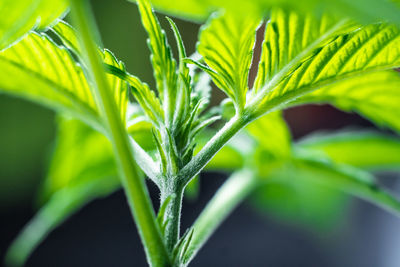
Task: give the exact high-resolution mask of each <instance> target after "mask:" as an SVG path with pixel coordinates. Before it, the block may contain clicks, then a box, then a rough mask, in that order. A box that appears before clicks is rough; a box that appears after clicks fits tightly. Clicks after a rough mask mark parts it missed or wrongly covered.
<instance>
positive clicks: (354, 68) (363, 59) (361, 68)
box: [249, 13, 400, 115]
mask: <svg viewBox="0 0 400 267" xmlns="http://www.w3.org/2000/svg"><path fill="white" fill-rule="evenodd" d="M278 15H279V14H278ZM278 15H277V17H276V16H275V17H276V18H275V21H272V23H274V22H275V23H276V24H272V25H275V26H273V27H269V28H270V31H274V32H276V33H275V34H267V36H266V38H267V39H266V42H269V43H270V49H269V51H268V52H267V53H268V54H270V55H274V54H278V52H280V51H281V49H285V47H290V46H287V45H286V43H287V41H288V40H289V39H291V38H290V36H288V34H287V33H288V32H289V33H291V35H293V36H298V34H299V32H298V31H299V30H300V32H304V31H306V32H308V31H310V30H312V28H311V29H307V28H300V29H297V28H296V26H295V24H293V23H289V21H288V18H287V15H285V13H282V14H281V15H279V16H278ZM282 16H284V17H283V18H282ZM278 18H279V20H278ZM285 22H286V23H285ZM339 25H341V24H339ZM319 26H320V27H323V23H320V24H319ZM336 28H338V26H334V29H336ZM339 28H340V27H339ZM346 29H347V28H346ZM267 31H268V29H267ZM342 31H343V30H342V29H341V30H340V31H339V32H342ZM335 32H337V31H336V30H335ZM303 36H308V35H307V34H303ZM327 40H328V39H326V38H318V39H317V41H315V42H313V43H312V45H310V46H307V48H305V50H302V52H300V53H299V54H297V55H296V56H294V59H293V60H290V61H289V63H287V64H286V65H285V66H283V67H280V70H279V71H278V72H276V71H275V72H276V74H275V75H273V76H272V77H271V78H270V79H269V80H268V82H267V83H266V84H265V85H264V86H263V87H262V88H261V89H260V90H259V91H258V93H257V94H256V95H255V97H254V98H253V99H252V101H251V102H250V103H249V106H250V107H251V106H252V105H254V104H256V105H258V107H257V108H256V112H255V113H256V114H257V115H260V114H263V113H264V112H267V111H271V110H273V109H276V108H279V106H281V105H284V104H287V103H288V102H290V101H292V100H294V99H296V98H297V97H300V96H303V95H305V94H307V93H310V92H313V91H315V90H317V89H319V88H321V87H323V86H328V85H332V84H333V83H336V82H338V81H341V80H343V79H346V78H350V77H353V76H355V75H359V74H361V73H367V72H376V71H382V70H388V69H391V68H395V67H397V66H400V48H399V47H400V35H399V29H398V28H396V27H395V26H393V25H387V24H372V25H368V26H364V27H361V28H359V29H357V30H354V31H351V32H349V33H348V34H344V33H341V34H340V35H338V36H337V37H335V38H333V39H332V35H330V37H329V40H330V41H329V42H327ZM297 41H298V40H297ZM300 42H302V41H301V40H300ZM288 53H289V55H290V54H291V53H290V52H288ZM274 58H276V57H274V56H269V57H268V60H269V61H268V62H269V63H268V64H266V65H268V66H269V64H271V65H272V64H273V65H274V66H275V65H276V64H277V63H276V60H275V59H274ZM272 59H274V60H275V61H273V60H272ZM279 62H281V61H280V59H279ZM284 62H285V60H284ZM266 69H268V68H266ZM266 73H269V72H268V71H267V72H266Z"/></svg>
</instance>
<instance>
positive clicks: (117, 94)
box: [52, 20, 129, 124]
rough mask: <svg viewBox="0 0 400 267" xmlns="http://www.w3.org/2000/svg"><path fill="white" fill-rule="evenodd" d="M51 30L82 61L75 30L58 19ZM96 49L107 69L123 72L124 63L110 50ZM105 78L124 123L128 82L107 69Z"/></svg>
mask: <svg viewBox="0 0 400 267" xmlns="http://www.w3.org/2000/svg"><path fill="white" fill-rule="evenodd" d="M52 30H53V31H54V32H55V33H56V34H57V36H58V37H59V38H60V39H61V40H62V42H63V45H64V46H65V47H67V48H68V49H70V50H71V51H73V52H74V53H75V55H76V56H77V57H78V58H79V61H80V63H82V62H83V60H82V51H81V49H80V47H79V42H78V37H77V33H76V30H75V29H74V28H73V27H72V26H71V25H69V24H68V23H66V22H65V21H62V20H59V21H58V23H57V24H56V25H54V27H53V28H52ZM98 51H99V54H100V55H101V57H102V59H103V63H104V64H105V65H106V67H107V68H108V69H112V70H117V71H118V72H119V73H125V65H124V63H123V62H121V61H119V60H118V59H117V58H116V57H115V56H114V54H113V53H112V52H111V51H109V50H107V49H100V48H99V49H98ZM107 79H108V82H109V83H110V87H111V88H112V89H113V90H114V98H115V102H116V105H117V107H118V109H119V111H120V115H121V120H122V122H123V124H125V120H126V109H127V104H128V89H129V84H128V82H127V81H124V80H121V79H120V78H118V75H115V74H114V73H113V72H112V71H109V73H108V74H107Z"/></svg>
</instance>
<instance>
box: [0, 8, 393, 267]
mask: <svg viewBox="0 0 400 267" xmlns="http://www.w3.org/2000/svg"><path fill="white" fill-rule="evenodd" d="M183 2H184V3H183ZM208 2H210V3H208ZM211 2H212V1H202V2H199V1H182V3H180V1H175V2H174V1H173V2H171V1H161V0H159V1H154V4H155V6H156V7H157V8H159V9H160V10H161V11H164V12H167V13H170V14H172V15H176V16H181V17H183V18H187V19H192V20H194V21H196V22H199V23H203V22H204V21H206V22H205V24H204V25H203V26H202V27H201V30H200V33H199V40H198V45H197V49H196V51H197V52H196V53H195V54H193V55H188V54H187V53H186V50H185V45H184V43H183V41H182V38H181V35H180V33H179V30H178V28H177V26H176V25H175V23H174V21H173V20H172V19H170V18H166V20H168V22H169V24H170V26H171V27H170V29H168V31H172V32H173V34H174V36H175V42H174V43H173V44H170V43H169V42H168V40H167V38H166V34H165V32H164V30H163V29H161V26H160V23H159V21H158V18H157V17H156V16H155V14H154V12H153V10H152V7H151V5H150V2H149V1H148V0H138V1H137V5H138V8H139V11H140V15H141V19H142V24H143V27H144V28H145V30H146V31H147V34H148V37H149V39H148V46H149V48H150V51H151V63H152V66H153V70H154V78H155V81H156V83H155V84H156V86H155V88H150V87H149V86H148V85H147V84H146V83H144V82H142V81H141V80H140V79H139V78H138V77H136V76H134V75H132V74H131V73H129V71H128V70H127V69H126V68H125V66H124V64H123V63H122V62H121V61H119V60H118V59H117V58H116V57H115V56H114V55H113V53H112V52H111V51H109V50H107V49H104V48H103V47H102V46H101V42H100V41H99V39H100V38H99V34H98V33H97V30H96V25H95V23H94V20H93V17H92V13H91V11H90V8H89V4H88V2H87V1H83V0H70V1H63V0H6V1H5V2H4V1H3V3H2V5H1V6H0V14H1V16H0V49H1V50H2V51H1V52H0V70H1V71H0V76H1V78H0V91H1V92H3V93H6V94H11V95H15V96H18V97H22V98H25V99H28V100H31V101H34V102H36V103H39V104H42V105H45V106H46V107H48V108H51V109H54V110H55V111H57V113H58V114H59V116H58V119H57V123H58V138H57V141H56V145H55V149H54V153H53V159H52V161H51V164H50V166H49V171H48V175H47V177H46V179H45V182H44V186H43V188H42V190H41V192H42V194H41V198H42V199H43V205H42V207H41V209H40V210H39V211H38V213H37V215H36V216H35V217H34V218H33V219H32V220H31V221H30V222H29V223H28V224H27V226H26V227H25V228H24V229H23V230H22V232H21V234H20V235H19V236H18V237H17V239H16V240H15V242H14V243H13V244H12V245H11V247H10V249H9V252H8V256H7V262H8V263H9V264H10V265H21V264H23V263H24V261H25V260H26V259H27V257H28V256H29V254H30V253H31V252H32V250H33V249H34V248H35V247H36V246H37V245H38V244H39V243H40V242H41V241H42V240H43V239H44V238H45V237H46V235H47V234H48V233H49V232H50V231H51V230H53V229H54V228H55V227H57V226H58V225H59V224H60V223H62V222H63V221H64V220H65V219H66V218H67V217H68V216H70V215H71V214H73V213H74V212H75V211H77V210H78V209H79V208H80V207H82V206H83V205H85V204H86V203H88V202H89V201H90V200H92V199H95V198H98V197H101V196H106V195H108V194H110V193H112V192H114V191H115V190H116V189H118V188H120V187H122V188H123V190H124V192H125V194H126V198H127V201H128V203H129V206H130V209H131V212H132V215H133V219H134V222H135V224H136V226H137V229H138V232H139V234H140V237H141V240H142V243H143V247H144V250H145V253H146V256H147V261H148V263H149V265H150V266H187V265H189V263H190V261H191V260H192V259H193V257H194V256H195V255H196V254H197V253H198V251H199V249H200V248H201V247H202V246H203V245H204V244H205V242H206V241H207V239H208V238H209V237H210V235H212V233H213V232H214V231H215V229H216V228H217V227H218V226H219V225H220V224H221V222H222V221H223V220H225V219H226V217H227V216H228V215H229V214H230V212H231V211H232V210H233V209H234V208H235V207H236V206H237V205H238V204H239V203H241V202H242V201H243V200H244V199H245V198H246V197H247V196H248V195H250V194H251V195H253V196H255V197H256V199H257V201H258V202H260V203H262V202H263V200H265V198H268V197H269V194H268V192H270V191H269V190H271V188H274V186H277V185H279V186H282V187H285V186H288V187H290V186H293V185H294V184H295V185H296V187H297V188H299V189H301V190H300V191H301V192H303V193H302V194H300V197H299V198H298V199H296V200H295V201H302V197H307V195H308V196H309V194H311V195H312V194H317V192H322V193H320V194H319V195H318V194H317V196H318V197H317V200H316V201H323V200H324V199H325V198H326V195H325V194H324V193H323V191H319V190H320V188H322V187H324V188H325V187H330V188H333V189H335V190H341V191H344V192H347V193H349V194H352V195H355V196H357V197H360V198H363V199H365V200H367V201H371V202H373V203H375V204H376V205H378V206H380V207H382V208H384V209H387V210H389V211H391V212H393V213H395V214H400V202H399V201H398V200H397V199H396V198H395V197H394V196H392V195H391V194H390V193H389V192H388V191H387V190H386V189H384V188H382V187H381V186H380V185H379V184H378V182H377V180H376V179H375V178H374V176H373V174H372V173H371V171H372V170H382V169H389V168H391V169H392V168H396V167H398V166H399V165H400V140H399V139H398V137H397V136H396V133H398V132H399V131H400V105H399V104H400V76H399V74H398V72H396V71H395V70H394V69H395V68H398V67H400V30H399V24H400V16H398V14H399V13H398V12H399V9H398V5H397V3H396V2H390V1H380V0H368V1H350V0H342V1H327V0H326V1H311V0H309V1H268V0H259V1H214V2H215V3H211ZM365 2H368V3H365ZM94 4H95V2H94ZM69 9H70V15H71V21H72V23H71V24H72V26H70V25H69V24H68V23H67V22H65V21H63V20H62V17H63V16H64V15H65V14H66V13H67V11H69ZM312 10H314V11H312ZM264 28H265V30H264ZM257 31H258V32H259V35H258V37H259V38H257V42H256V32H257ZM258 43H259V44H260V45H259V46H258V45H257V44H258ZM171 45H174V46H175V45H176V47H177V51H178V54H177V55H175V57H174V56H173V55H172V52H171V51H172V50H171ZM255 49H261V50H262V52H261V57H260V58H257V57H256V56H255V55H254V53H253V52H254V50H255ZM250 69H252V71H253V72H256V78H255V79H254V80H253V79H250V78H249V72H250V71H249V70H250ZM211 84H213V86H214V88H218V89H219V90H221V91H222V92H223V93H224V94H225V95H226V99H225V100H223V101H222V102H221V104H219V105H213V106H210V98H211V95H212V94H211V91H212V90H214V89H211ZM215 90H217V89H215ZM310 103H314V104H331V105H333V106H335V107H337V108H338V109H341V110H344V111H347V112H356V113H358V114H360V115H361V116H363V117H364V118H366V119H368V120H370V121H371V122H373V123H375V124H376V125H377V126H379V127H381V128H385V129H388V130H392V131H393V133H392V134H390V135H389V134H383V133H381V132H373V131H369V132H365V131H355V130H353V131H343V132H334V133H320V134H317V135H312V136H310V137H307V138H305V139H302V140H300V141H296V142H295V141H293V140H292V138H291V134H290V132H289V130H288V127H287V125H286V123H285V121H284V119H283V117H282V110H284V109H287V108H290V107H294V106H300V105H305V104H310ZM28 116H29V115H28ZM207 169H208V170H212V169H214V170H215V169H217V170H222V171H225V172H226V173H229V174H230V177H229V178H228V179H227V180H226V182H225V183H224V184H223V185H222V186H221V187H220V188H219V190H218V191H217V192H216V193H215V195H214V197H213V198H212V199H211V200H210V201H209V203H208V205H207V206H206V207H205V208H204V210H203V211H202V212H201V214H200V215H199V217H198V218H197V220H196V221H195V222H194V224H193V225H192V226H191V227H190V228H189V229H181V227H180V220H181V213H182V198H183V196H184V192H185V190H187V188H192V189H193V184H195V183H196V181H197V180H198V179H199V178H198V175H199V173H201V172H202V171H203V170H207ZM145 179H149V180H150V181H151V182H152V183H154V184H155V185H156V186H157V187H158V189H159V192H160V202H159V206H158V207H156V209H154V208H153V206H152V204H151V202H150V199H149V195H148V191H147V188H146V184H145ZM280 197H281V198H282V197H283V198H285V197H287V198H290V197H293V196H291V195H290V194H287V195H284V196H280ZM278 199H279V195H278ZM155 210H157V212H155Z"/></svg>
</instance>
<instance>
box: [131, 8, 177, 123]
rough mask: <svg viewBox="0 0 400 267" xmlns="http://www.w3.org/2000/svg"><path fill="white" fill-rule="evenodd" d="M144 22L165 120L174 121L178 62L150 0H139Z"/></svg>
mask: <svg viewBox="0 0 400 267" xmlns="http://www.w3.org/2000/svg"><path fill="white" fill-rule="evenodd" d="M138 6H139V11H140V14H141V17H142V24H143V26H144V28H145V29H146V31H147V33H148V35H149V41H148V44H149V47H150V50H151V53H152V56H151V61H152V65H153V70H154V76H155V79H156V82H157V90H158V92H159V94H160V98H161V99H162V101H163V106H164V110H165V114H164V115H165V120H166V122H168V123H172V120H173V114H174V111H175V103H176V99H177V90H176V89H177V88H176V86H177V79H178V75H177V72H176V62H175V60H174V59H173V57H172V52H171V48H170V47H169V45H168V41H167V38H166V36H165V33H164V31H163V30H162V29H161V27H160V24H159V22H158V19H157V17H156V16H155V14H154V13H153V11H152V9H151V6H150V2H149V1H148V0H139V1H138Z"/></svg>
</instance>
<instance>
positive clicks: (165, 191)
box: [160, 179, 184, 252]
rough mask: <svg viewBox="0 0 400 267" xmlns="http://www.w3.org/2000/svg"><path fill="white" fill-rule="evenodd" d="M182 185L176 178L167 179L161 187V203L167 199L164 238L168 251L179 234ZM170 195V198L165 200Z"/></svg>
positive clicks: (173, 245) (176, 240)
mask: <svg viewBox="0 0 400 267" xmlns="http://www.w3.org/2000/svg"><path fill="white" fill-rule="evenodd" d="M183 192H184V187H183V186H182V184H180V183H177V182H176V179H169V180H168V183H167V184H166V186H163V187H162V188H161V197H160V203H161V205H162V204H163V203H164V202H165V201H168V204H167V206H166V210H165V219H166V220H167V224H166V226H165V229H164V240H165V244H166V246H167V249H168V250H169V252H172V251H173V249H174V247H175V245H176V243H177V242H178V240H179V235H180V223H181V213H182V212H181V211H182V199H183ZM168 197H170V200H167V199H168Z"/></svg>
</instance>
